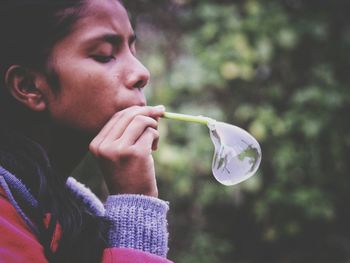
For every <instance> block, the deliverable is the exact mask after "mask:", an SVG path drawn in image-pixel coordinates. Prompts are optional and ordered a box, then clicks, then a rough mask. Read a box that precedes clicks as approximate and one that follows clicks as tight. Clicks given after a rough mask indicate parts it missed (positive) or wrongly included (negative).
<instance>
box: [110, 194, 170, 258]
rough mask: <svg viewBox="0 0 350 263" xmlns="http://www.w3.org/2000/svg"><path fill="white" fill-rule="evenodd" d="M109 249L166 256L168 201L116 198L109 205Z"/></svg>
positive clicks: (134, 197)
mask: <svg viewBox="0 0 350 263" xmlns="http://www.w3.org/2000/svg"><path fill="white" fill-rule="evenodd" d="M105 207H106V214H105V215H106V217H107V219H108V220H109V221H110V225H109V231H108V245H109V247H124V248H134V249H140V250H143V251H146V252H149V253H152V254H155V255H158V256H162V257H166V254H167V252H168V231H167V219H166V214H167V211H168V210H169V205H168V203H167V202H165V201H162V200H160V199H157V198H154V197H149V196H144V195H112V196H109V197H108V199H107V201H106V204H105Z"/></svg>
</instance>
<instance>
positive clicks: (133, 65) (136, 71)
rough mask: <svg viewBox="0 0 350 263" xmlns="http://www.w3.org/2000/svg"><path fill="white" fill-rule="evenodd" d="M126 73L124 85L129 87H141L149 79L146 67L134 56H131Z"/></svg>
mask: <svg viewBox="0 0 350 263" xmlns="http://www.w3.org/2000/svg"><path fill="white" fill-rule="evenodd" d="M127 67H128V69H127V74H126V83H125V84H126V87H127V88H129V89H135V88H138V89H141V88H143V87H145V86H146V85H147V83H148V81H149V79H150V73H149V71H148V69H147V68H146V67H145V66H144V65H143V64H142V63H141V62H140V61H139V60H138V59H137V58H136V57H134V56H131V59H129V63H128V66H127Z"/></svg>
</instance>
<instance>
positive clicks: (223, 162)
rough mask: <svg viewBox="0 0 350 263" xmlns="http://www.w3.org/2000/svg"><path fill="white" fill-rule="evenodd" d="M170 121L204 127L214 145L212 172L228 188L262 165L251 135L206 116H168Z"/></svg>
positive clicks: (167, 113) (259, 152)
mask: <svg viewBox="0 0 350 263" xmlns="http://www.w3.org/2000/svg"><path fill="white" fill-rule="evenodd" d="M163 117H164V118H166V119H171V120H177V121H187V122H193V123H199V124H204V125H206V126H207V127H208V128H209V134H210V138H211V140H212V142H213V144H214V157H213V162H212V172H213V175H214V177H215V178H216V180H218V181H219V182H220V183H222V184H224V185H234V184H238V183H240V182H242V181H244V180H246V179H248V178H249V177H251V176H252V175H254V174H255V172H256V171H257V169H258V168H259V165H260V162H261V148H260V145H259V143H258V142H257V141H256V139H255V138H254V137H253V136H252V135H251V134H249V133H248V132H247V131H245V130H243V129H241V128H239V127H237V126H234V125H232V124H228V123H224V122H219V121H216V120H214V119H211V118H208V117H204V116H193V115H188V114H180V113H172V112H165V113H164V115H163Z"/></svg>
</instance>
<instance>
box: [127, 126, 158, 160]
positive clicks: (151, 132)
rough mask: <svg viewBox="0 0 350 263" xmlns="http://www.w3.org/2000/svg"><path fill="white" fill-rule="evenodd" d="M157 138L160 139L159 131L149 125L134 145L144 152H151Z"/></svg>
mask: <svg viewBox="0 0 350 263" xmlns="http://www.w3.org/2000/svg"><path fill="white" fill-rule="evenodd" d="M157 140H159V132H158V131H157V130H155V129H153V128H151V127H148V128H147V129H146V130H145V131H144V133H143V134H142V135H141V136H140V137H139V139H138V140H137V141H136V143H135V144H134V146H133V147H135V148H136V149H138V150H140V151H142V152H144V153H149V154H151V153H152V147H153V144H154V142H155V141H157Z"/></svg>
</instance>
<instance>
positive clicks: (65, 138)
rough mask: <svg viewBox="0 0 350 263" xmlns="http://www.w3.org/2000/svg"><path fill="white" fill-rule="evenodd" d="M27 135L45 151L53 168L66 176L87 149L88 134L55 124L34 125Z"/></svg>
mask: <svg viewBox="0 0 350 263" xmlns="http://www.w3.org/2000/svg"><path fill="white" fill-rule="evenodd" d="M28 137H30V138H31V139H32V140H34V141H36V142H37V143H39V144H40V145H41V146H42V147H43V148H44V149H45V150H46V152H47V154H48V157H49V160H50V162H51V165H52V167H53V169H54V170H56V171H57V172H59V173H60V174H62V175H63V176H66V177H68V176H69V175H70V174H71V172H72V171H73V170H74V168H75V167H76V166H77V165H78V164H79V162H80V161H81V160H82V159H83V157H84V156H85V154H86V153H87V151H88V144H89V141H90V138H89V136H87V135H82V133H81V132H78V131H75V130H72V129H68V128H65V127H61V126H56V125H42V126H40V125H35V126H34V127H32V129H30V130H29V131H28Z"/></svg>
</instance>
